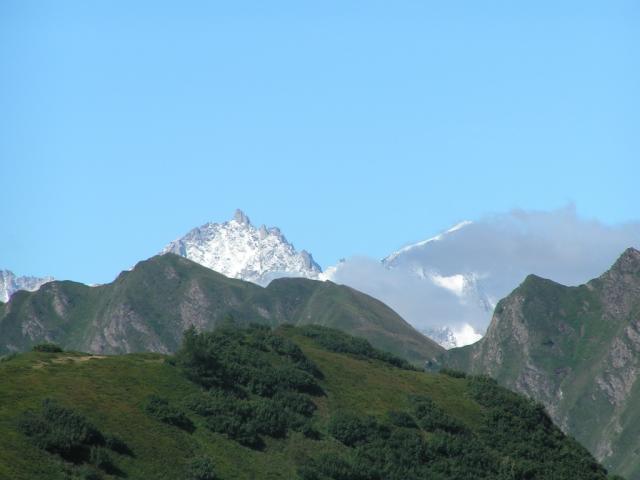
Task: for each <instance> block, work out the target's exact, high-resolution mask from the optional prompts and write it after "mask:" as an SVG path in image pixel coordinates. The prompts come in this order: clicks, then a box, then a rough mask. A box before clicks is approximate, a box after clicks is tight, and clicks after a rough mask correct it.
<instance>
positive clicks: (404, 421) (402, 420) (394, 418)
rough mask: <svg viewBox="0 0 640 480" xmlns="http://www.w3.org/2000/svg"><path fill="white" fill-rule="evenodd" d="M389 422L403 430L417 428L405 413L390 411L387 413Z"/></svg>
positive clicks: (410, 417) (411, 418)
mask: <svg viewBox="0 0 640 480" xmlns="http://www.w3.org/2000/svg"><path fill="white" fill-rule="evenodd" d="M387 417H388V418H389V422H391V424H392V425H395V426H396V427H404V428H418V425H416V421H415V420H414V419H413V417H412V416H411V415H409V414H408V413H407V412H400V411H398V410H391V411H390V412H388V413H387Z"/></svg>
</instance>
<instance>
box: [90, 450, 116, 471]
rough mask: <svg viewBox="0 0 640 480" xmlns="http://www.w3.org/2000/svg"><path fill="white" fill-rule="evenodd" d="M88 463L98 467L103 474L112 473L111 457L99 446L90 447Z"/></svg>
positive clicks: (113, 467)
mask: <svg viewBox="0 0 640 480" xmlns="http://www.w3.org/2000/svg"><path fill="white" fill-rule="evenodd" d="M89 462H91V463H92V464H93V465H95V466H96V467H98V468H99V469H100V470H104V471H105V472H112V471H113V470H114V469H115V466H114V464H113V460H112V459H111V455H109V452H108V451H107V450H106V449H104V448H102V447H99V446H93V447H91V452H90V454H89Z"/></svg>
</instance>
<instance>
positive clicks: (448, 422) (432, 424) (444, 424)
mask: <svg viewBox="0 0 640 480" xmlns="http://www.w3.org/2000/svg"><path fill="white" fill-rule="evenodd" d="M411 404H412V407H413V412H412V413H413V416H414V417H415V418H416V420H417V422H418V425H419V426H420V428H422V429H423V430H426V431H427V432H434V431H436V430H442V431H445V432H451V433H462V432H464V431H465V427H464V425H462V424H461V423H460V422H458V421H457V420H456V419H455V418H453V417H451V416H449V415H447V414H446V413H445V412H444V410H442V409H441V408H440V407H438V406H437V405H436V404H435V403H434V402H433V400H431V399H430V398H428V397H425V396H414V397H412V398H411Z"/></svg>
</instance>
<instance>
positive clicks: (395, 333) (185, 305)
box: [0, 254, 443, 364]
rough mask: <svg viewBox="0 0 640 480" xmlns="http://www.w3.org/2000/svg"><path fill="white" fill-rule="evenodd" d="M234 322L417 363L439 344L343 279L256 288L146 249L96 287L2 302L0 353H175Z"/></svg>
mask: <svg viewBox="0 0 640 480" xmlns="http://www.w3.org/2000/svg"><path fill="white" fill-rule="evenodd" d="M229 315H231V316H233V317H234V319H235V320H236V321H237V322H239V323H241V324H248V323H251V322H257V323H261V324H266V325H271V326H275V325H280V324H283V323H290V324H295V325H302V324H317V325H324V326H329V327H334V328H338V329H340V330H343V331H346V332H348V333H351V334H353V335H356V336H361V337H364V338H366V339H368V340H369V341H370V342H371V343H372V344H373V345H374V346H377V347H378V348H381V349H383V350H386V351H389V352H391V353H395V354H396V355H400V356H402V357H404V358H406V359H408V360H410V361H412V362H414V363H416V364H421V363H422V362H424V361H426V360H430V359H432V358H433V357H435V356H436V355H438V354H439V353H441V352H442V351H443V350H442V348H441V347H440V346H439V345H437V344H436V343H435V342H433V341H432V340H429V339H428V338H426V337H425V336H424V335H422V334H420V333H419V332H417V331H416V330H414V329H413V327H411V325H409V324H408V323H407V322H405V321H404V320H403V319H402V318H401V317H400V316H399V315H398V314H396V313H395V312H394V311H393V310H391V309H390V308H389V307H387V306H386V305H385V304H383V303H382V302H380V301H378V300H376V299H374V298H372V297H369V296H368V295H365V294H363V293H361V292H358V291H357V290H354V289H352V288H349V287H345V286H340V285H336V284H334V283H332V282H320V281H315V280H310V279H305V278H282V279H277V280H274V281H273V282H271V283H270V284H269V286H268V287H266V288H263V287H260V286H258V285H255V284H253V283H250V282H245V281H241V280H236V279H231V278H228V277H225V276H224V275H222V274H219V273H217V272H214V271H213V270H210V269H208V268H205V267H202V266H201V265H199V264H197V263H195V262H192V261H190V260H187V259H185V258H183V257H180V256H177V255H174V254H165V255H161V256H156V257H153V258H151V259H149V260H146V261H143V262H140V263H138V264H137V265H136V266H135V267H134V268H133V270H131V271H127V272H122V273H121V274H120V275H119V276H118V278H117V279H116V280H115V281H114V282H112V283H109V284H105V285H100V286H96V287H88V286H86V285H83V284H80V283H75V282H69V281H64V282H58V281H54V282H50V283H47V284H45V285H43V286H42V288H40V290H38V291H37V292H31V293H30V292H18V293H16V294H15V295H14V296H13V297H12V298H11V300H10V301H9V303H6V304H0V353H2V352H11V351H19V350H25V349H28V348H29V347H30V346H31V345H33V344H35V343H38V342H41V341H51V342H56V343H60V344H61V345H63V346H64V347H66V348H72V349H76V350H82V351H88V352H93V353H128V352H141V351H154V352H161V353H166V352H173V351H175V350H176V349H177V347H178V345H179V344H180V341H181V339H182V332H183V331H184V330H185V329H186V328H188V327H190V326H195V327H196V328H198V329H211V328H213V327H215V326H216V325H218V324H219V323H220V322H222V321H223V320H224V319H225V318H226V317H227V316H229Z"/></svg>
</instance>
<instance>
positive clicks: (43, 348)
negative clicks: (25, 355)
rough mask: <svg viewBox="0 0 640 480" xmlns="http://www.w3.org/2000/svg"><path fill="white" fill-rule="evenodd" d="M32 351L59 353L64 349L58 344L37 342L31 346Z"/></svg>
mask: <svg viewBox="0 0 640 480" xmlns="http://www.w3.org/2000/svg"><path fill="white" fill-rule="evenodd" d="M31 350H32V351H33V352H46V353H60V352H63V351H64V350H63V349H62V347H61V346H60V345H56V344H55V343H39V344H37V345H34V346H33V347H31Z"/></svg>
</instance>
